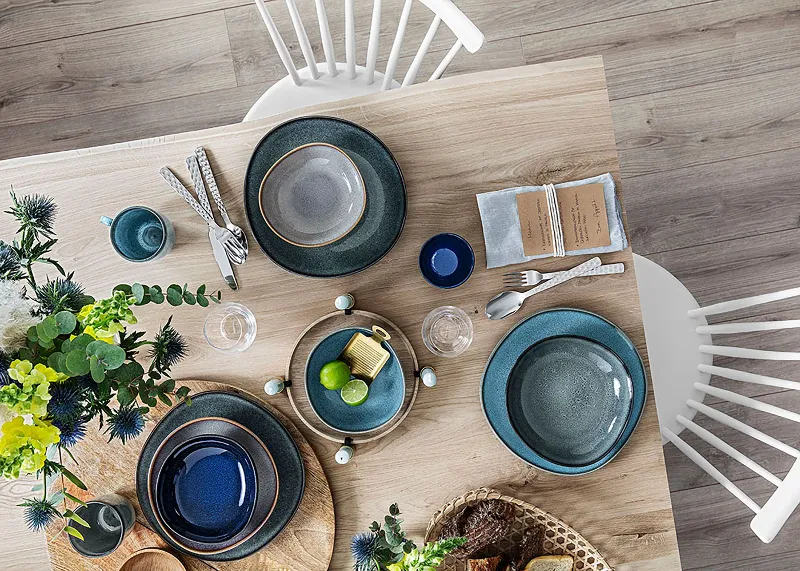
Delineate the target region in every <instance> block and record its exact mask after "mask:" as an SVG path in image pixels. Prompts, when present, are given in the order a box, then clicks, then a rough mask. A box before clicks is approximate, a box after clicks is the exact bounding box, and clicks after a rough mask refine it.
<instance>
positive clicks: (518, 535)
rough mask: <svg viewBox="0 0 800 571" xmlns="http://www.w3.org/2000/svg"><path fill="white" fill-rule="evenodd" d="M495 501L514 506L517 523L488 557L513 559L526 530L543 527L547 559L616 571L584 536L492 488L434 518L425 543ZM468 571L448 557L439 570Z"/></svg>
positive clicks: (584, 570) (591, 570) (582, 569)
mask: <svg viewBox="0 0 800 571" xmlns="http://www.w3.org/2000/svg"><path fill="white" fill-rule="evenodd" d="M495 499H496V500H503V501H506V502H509V503H510V504H512V505H513V506H514V508H515V510H516V511H515V515H516V519H515V520H514V524H513V526H512V527H511V531H509V532H508V534H507V535H506V537H504V538H502V539H501V540H500V541H499V542H497V543H496V544H495V545H494V549H493V550H487V554H488V555H498V554H500V553H502V554H504V555H510V554H511V553H512V552H513V550H514V548H515V546H517V545H519V542H520V541H521V540H522V534H523V533H524V531H525V530H526V529H528V528H529V527H531V526H534V525H542V526H544V528H545V533H544V553H545V554H546V555H572V557H573V558H574V559H575V566H574V569H575V570H577V571H613V568H612V567H611V565H609V564H608V562H607V561H606V560H605V559H604V558H603V556H602V555H600V554H599V553H598V552H597V550H596V549H595V548H594V547H592V545H591V544H590V543H589V542H588V541H586V539H584V538H583V536H582V535H581V534H580V533H578V532H577V531H575V530H574V529H572V528H571V527H570V526H568V525H567V524H565V523H564V522H563V521H561V520H560V519H558V518H555V517H553V516H552V515H550V514H549V513H547V512H545V511H542V510H540V509H539V508H537V507H536V506H533V505H531V504H529V503H527V502H523V501H522V500H518V499H516V498H511V497H509V496H504V495H502V494H501V493H500V492H497V491H495V490H491V489H488V488H479V489H477V490H472V491H471V492H467V493H466V494H464V495H463V496H460V497H458V498H456V499H454V500H452V501H451V502H450V503H448V504H447V505H445V506H444V507H442V508H441V509H440V510H439V511H437V512H436V513H435V514H433V517H432V518H431V521H430V522H429V523H428V531H427V532H426V534H425V541H435V540H436V539H437V538H438V537H439V533H440V531H441V528H442V525H443V524H444V522H445V520H446V519H447V518H448V516H450V515H451V514H453V513H455V512H457V511H459V510H460V509H461V508H463V507H465V506H469V505H473V504H476V503H477V502H479V501H481V500H495ZM466 567H467V562H466V560H464V559H460V560H458V559H456V558H455V557H447V559H445V561H444V563H443V564H442V565H441V566H440V567H439V571H464V570H465V569H466Z"/></svg>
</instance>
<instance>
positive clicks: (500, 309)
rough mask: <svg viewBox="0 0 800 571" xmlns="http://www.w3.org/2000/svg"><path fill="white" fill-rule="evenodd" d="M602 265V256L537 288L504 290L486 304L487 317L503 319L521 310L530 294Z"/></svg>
mask: <svg viewBox="0 0 800 571" xmlns="http://www.w3.org/2000/svg"><path fill="white" fill-rule="evenodd" d="M600 265H601V262H600V258H597V257H595V258H592V259H591V260H589V261H588V262H584V263H582V264H580V265H579V266H575V267H574V268H572V269H571V270H567V271H566V272H564V273H563V274H561V275H559V276H556V277H554V278H552V279H550V280H548V281H546V282H545V283H543V284H541V285H539V286H536V287H535V288H532V289H529V290H528V291H526V292H521V291H504V292H502V293H500V294H498V295H496V296H494V297H493V298H492V299H490V300H489V303H487V304H486V317H488V318H489V319H503V318H505V317H508V316H509V315H513V314H514V313H516V312H517V311H518V310H519V308H520V307H522V304H523V303H525V300H526V299H528V298H529V297H530V296H532V295H535V294H537V293H539V292H541V291H544V290H546V289H550V288H551V287H553V286H557V285H558V284H562V283H564V282H565V281H567V280H571V279H572V278H577V277H578V276H582V275H584V274H586V272H590V271H592V270H593V269H595V268H598V267H600Z"/></svg>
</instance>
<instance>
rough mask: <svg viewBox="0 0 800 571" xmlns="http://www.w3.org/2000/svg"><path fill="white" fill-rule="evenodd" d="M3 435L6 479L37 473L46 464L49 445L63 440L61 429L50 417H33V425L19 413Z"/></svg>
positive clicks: (0, 467) (0, 453)
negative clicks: (51, 422) (22, 474)
mask: <svg viewBox="0 0 800 571" xmlns="http://www.w3.org/2000/svg"><path fill="white" fill-rule="evenodd" d="M0 430H2V433H3V435H2V437H0V474H2V476H3V477H4V478H6V479H16V478H19V475H20V473H25V474H35V473H36V472H37V471H39V470H41V469H42V467H44V461H45V459H46V458H47V447H48V446H51V445H53V444H55V443H56V442H58V441H59V439H60V437H59V434H60V432H59V430H58V428H56V427H55V426H53V425H52V424H50V423H49V422H48V421H46V420H42V419H40V418H37V417H35V416H34V417H33V424H25V419H24V418H23V417H21V416H17V417H15V418H13V419H12V420H9V421H8V422H6V423H5V424H3V426H2V427H0Z"/></svg>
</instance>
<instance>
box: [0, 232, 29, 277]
mask: <svg viewBox="0 0 800 571" xmlns="http://www.w3.org/2000/svg"><path fill="white" fill-rule="evenodd" d="M24 277H25V273H24V272H23V271H22V267H21V266H20V265H19V258H17V254H16V253H15V252H14V249H13V248H12V247H11V246H9V245H8V244H6V243H5V242H3V241H2V240H0V280H12V281H16V280H21V279H23V278H24Z"/></svg>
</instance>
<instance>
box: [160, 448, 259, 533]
mask: <svg viewBox="0 0 800 571" xmlns="http://www.w3.org/2000/svg"><path fill="white" fill-rule="evenodd" d="M256 482H257V479H256V469H255V467H254V466H253V462H252V460H251V459H250V456H249V455H248V454H247V452H245V450H244V448H242V447H241V446H239V445H238V444H237V443H236V442H234V441H233V440H230V439H228V438H223V437H219V436H201V437H199V438H195V439H192V440H190V441H188V442H185V443H184V444H182V445H180V446H178V447H177V448H176V449H175V450H173V451H172V453H170V455H169V456H168V457H167V458H166V460H165V462H164V465H163V466H162V468H161V471H160V472H159V474H158V478H157V482H156V508H157V509H158V511H159V513H160V514H161V517H162V519H163V520H164V523H165V524H166V525H167V527H169V528H170V529H171V530H172V531H173V532H174V533H176V534H178V535H180V536H181V537H186V538H188V539H190V540H193V541H199V542H208V543H211V542H218V541H225V540H227V539H230V538H231V537H233V536H235V535H236V534H237V533H239V532H240V531H241V530H242V529H243V528H244V527H245V525H247V522H248V521H250V517H251V516H252V515H253V510H254V508H255V505H256V487H257V483H256Z"/></svg>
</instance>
